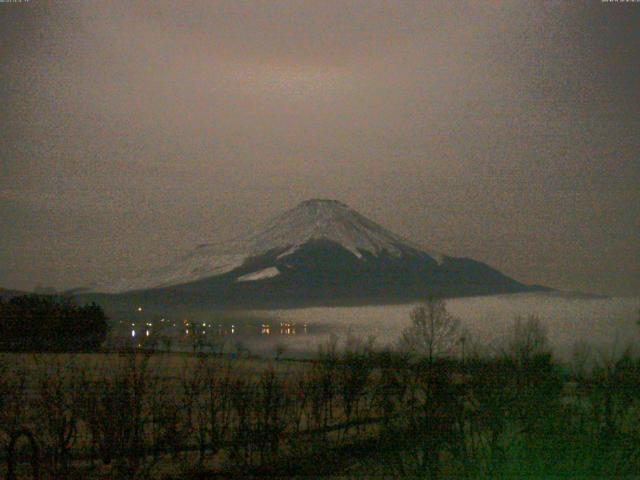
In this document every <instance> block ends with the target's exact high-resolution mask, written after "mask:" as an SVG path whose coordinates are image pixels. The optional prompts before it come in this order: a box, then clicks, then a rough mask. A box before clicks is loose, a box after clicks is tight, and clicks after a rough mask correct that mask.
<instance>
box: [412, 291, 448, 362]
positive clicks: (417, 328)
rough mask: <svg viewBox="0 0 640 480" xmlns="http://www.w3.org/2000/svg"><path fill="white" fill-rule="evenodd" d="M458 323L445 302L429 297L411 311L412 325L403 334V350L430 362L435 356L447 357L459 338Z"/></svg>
mask: <svg viewBox="0 0 640 480" xmlns="http://www.w3.org/2000/svg"><path fill="white" fill-rule="evenodd" d="M459 327H460V320H458V319H457V318H456V317H454V316H452V315H451V314H450V313H449V312H448V311H447V306H446V303H445V301H444V300H442V299H440V298H434V297H430V298H429V299H427V301H426V302H425V303H423V304H422V305H418V306H417V307H415V308H414V309H413V310H412V311H411V325H410V326H409V327H407V328H406V329H405V330H404V331H403V332H402V337H401V338H400V346H401V348H402V349H404V350H406V351H408V352H410V353H413V354H416V355H420V356H425V357H427V359H428V360H429V362H430V363H431V362H433V360H434V358H435V357H436V356H438V355H446V354H448V353H450V352H451V350H452V349H453V348H454V346H455V344H456V341H457V339H458V330H459Z"/></svg>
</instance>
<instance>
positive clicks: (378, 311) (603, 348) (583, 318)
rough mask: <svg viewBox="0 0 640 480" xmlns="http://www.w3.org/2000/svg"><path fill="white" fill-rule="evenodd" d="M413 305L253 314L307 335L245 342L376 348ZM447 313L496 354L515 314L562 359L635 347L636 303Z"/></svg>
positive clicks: (296, 348)
mask: <svg viewBox="0 0 640 480" xmlns="http://www.w3.org/2000/svg"><path fill="white" fill-rule="evenodd" d="M415 305H416V304H404V305H386V306H361V307H315V308H302V309H288V310H276V311H269V312H264V311H262V312H259V311H255V312H252V314H255V315H256V316H263V317H265V318H267V317H268V318H270V321H271V322H272V323H276V324H277V322H287V323H292V324H297V325H300V324H305V323H306V324H307V325H309V331H310V334H308V335H295V336H288V337H282V336H281V337H278V338H277V340H273V341H272V342H264V341H261V342H256V343H252V342H249V343H248V345H249V347H250V348H251V349H252V351H254V352H255V353H257V354H260V355H268V354H269V353H270V352H273V347H274V344H275V343H280V344H283V345H286V348H287V354H288V355H292V356H293V355H295V356H298V355H301V356H306V355H309V354H312V353H315V351H316V349H317V348H318V346H319V345H321V344H323V343H325V342H327V341H328V340H329V338H330V335H332V334H335V335H337V336H338V337H339V339H340V340H342V341H344V339H346V337H347V336H348V335H350V334H351V335H353V336H356V337H361V338H363V339H366V338H367V337H369V336H373V337H375V339H376V345H377V346H380V347H382V346H387V345H393V344H394V343H395V342H396V341H397V339H398V337H399V336H400V334H401V332H402V330H403V329H404V328H405V327H407V326H408V325H409V322H410V317H409V316H410V312H411V310H412V309H413V308H414V306H415ZM447 308H448V310H449V311H450V312H451V313H452V314H453V315H455V316H456V317H458V318H459V319H460V320H461V324H462V327H463V328H465V329H466V330H467V331H468V332H469V337H470V339H471V342H472V343H477V344H479V345H480V346H481V347H482V348H483V349H486V350H488V351H495V350H499V349H500V348H501V346H502V344H503V342H504V340H505V337H506V336H507V335H508V332H509V329H510V327H511V325H512V324H513V321H514V318H515V317H517V316H528V315H537V316H538V317H540V319H541V320H542V323H543V324H544V325H545V326H546V328H547V331H548V335H549V342H550V344H551V346H552V347H553V349H554V354H555V355H556V356H557V357H558V358H559V359H562V360H568V359H569V358H570V356H571V353H572V350H573V348H574V346H575V345H576V344H579V343H584V344H587V345H589V346H590V347H591V348H592V350H593V351H594V352H595V353H596V355H609V354H611V353H619V352H622V351H623V350H624V349H625V348H626V347H628V346H635V347H638V346H640V326H638V325H637V323H636V322H637V321H638V316H639V314H638V312H639V309H640V299H638V298H629V297H625V298H623V297H618V298H597V299H585V298H563V297H558V296H553V295H544V294H515V295H497V296H489V297H470V298H457V299H450V300H448V301H447Z"/></svg>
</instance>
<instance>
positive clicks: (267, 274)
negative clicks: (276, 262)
mask: <svg viewBox="0 0 640 480" xmlns="http://www.w3.org/2000/svg"><path fill="white" fill-rule="evenodd" d="M278 275H280V270H278V269H277V268H276V267H269V268H265V269H264V270H258V271H257V272H253V273H248V274H246V275H242V276H240V277H238V278H237V279H236V282H254V281H256V280H264V279H266V278H273V277H277V276H278Z"/></svg>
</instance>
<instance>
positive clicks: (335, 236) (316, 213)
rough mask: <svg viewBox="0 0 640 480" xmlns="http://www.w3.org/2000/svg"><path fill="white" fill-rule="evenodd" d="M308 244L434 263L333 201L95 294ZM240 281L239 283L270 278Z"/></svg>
mask: <svg viewBox="0 0 640 480" xmlns="http://www.w3.org/2000/svg"><path fill="white" fill-rule="evenodd" d="M313 240H326V241H329V242H333V243H335V244H338V245H339V246H341V247H342V248H344V249H346V250H348V251H349V252H351V253H352V254H353V255H354V256H355V257H357V258H360V259H362V258H363V254H365V253H366V254H369V255H372V256H374V257H375V256H379V255H381V254H383V253H384V254H386V255H390V256H393V257H397V258H399V257H402V256H404V255H411V256H416V255H418V256H423V257H431V258H432V259H436V258H439V256H438V255H435V254H431V253H427V252H425V251H424V250H423V249H422V248H420V247H418V246H417V245H415V244H412V243H411V242H409V241H407V240H405V239H403V238H401V237H399V236H398V235H395V234H394V233H392V232H390V231H389V230H387V229H385V228H384V227H382V226H381V225H379V224H377V223H375V222H373V221H371V220H369V219H368V218H366V217H364V216H363V215H361V214H359V213H358V212H356V211H355V210H353V209H352V208H350V207H349V206H347V205H345V204H344V203H342V202H339V201H337V200H326V199H313V200H307V201H304V202H301V203H300V204H298V205H297V206H296V207H294V208H292V209H291V210H288V211H286V212H284V213H282V214H281V215H278V216H277V217H275V218H273V219H272V220H270V221H268V222H267V223H266V224H264V225H263V226H262V227H261V228H259V229H258V230H256V231H255V232H253V233H250V234H249V235H246V236H243V237H240V238H237V239H235V240H232V241H230V242H226V243H222V244H204V245H200V246H198V247H197V248H195V249H194V250H193V251H191V252H190V253H188V254H187V255H185V256H183V257H181V258H179V259H178V260H176V261H174V262H172V263H171V264H169V265H168V266H166V267H164V268H162V269H158V270H156V271H152V272H149V273H147V274H144V275H141V276H139V277H138V278H135V279H124V280H121V281H119V282H116V283H112V284H109V285H104V286H102V287H99V288H97V289H96V290H97V291H102V292H110V293H118V292H124V291H128V290H140V289H148V288H159V287H165V286H170V285H178V284H183V283H189V282H193V281H197V280H201V279H204V278H208V277H213V276H217V275H222V274H225V273H228V272H232V271H233V270H235V269H237V268H238V267H240V266H242V265H243V264H244V263H245V261H246V260H247V259H248V258H251V257H256V256H259V255H262V254H265V253H267V252H273V251H278V252H279V256H278V257H279V258H281V257H284V256H287V255H289V254H292V253H294V252H295V251H296V250H297V249H298V248H300V247H301V246H303V245H305V244H307V243H308V242H310V241H313ZM269 273H270V275H267V276H264V277H263V276H260V275H258V276H256V277H253V276H250V275H249V276H248V275H246V274H245V275H243V277H242V279H241V280H242V281H247V280H256V279H260V278H271V277H273V276H275V275H277V273H278V271H277V270H269Z"/></svg>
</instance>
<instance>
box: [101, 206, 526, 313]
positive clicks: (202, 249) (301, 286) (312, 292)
mask: <svg viewBox="0 0 640 480" xmlns="http://www.w3.org/2000/svg"><path fill="white" fill-rule="evenodd" d="M531 289H533V287H528V286H526V285H523V284H521V283H519V282H517V281H515V280H513V279H511V278H509V277H507V276H505V275H503V274H502V273H500V272H498V271H497V270H495V269H493V268H491V267H489V266H488V265H485V264H483V263H481V262H477V261H474V260H471V259H466V258H454V257H448V256H445V255H440V254H436V253H433V252H428V251H426V250H424V249H422V248H420V247H419V246H417V245H415V244H413V243H411V242H409V241H407V240H404V239H402V238H401V237H399V236H398V235H395V234H394V233H392V232H390V231H389V230H387V229H385V228H384V227H382V226H380V225H378V224H377V223H375V222H373V221H371V220H369V219H367V218H366V217H364V216H362V215H360V214H359V213H358V212H356V211H354V210H353V209H351V208H349V207H348V206H347V205H345V204H343V203H341V202H337V201H335V200H308V201H306V202H302V203H301V204H299V205H298V206H296V207H295V208H293V209H291V210H289V211H287V212H285V213H283V214H281V215H279V216H278V217H276V218H274V219H273V220H271V221H269V222H268V223H266V224H265V225H264V227H263V228H261V229H259V230H258V231H256V232H254V233H252V234H250V235H247V236H245V237H241V238H238V239H236V240H234V241H231V242H228V243H225V244H218V245H209V244H207V245H201V246H199V247H197V248H196V249H194V250H193V251H192V252H190V253H189V254H187V255H185V256H183V257H181V258H179V259H178V260H176V261H175V262H172V263H171V264H169V265H167V266H166V267H164V268H162V269H159V270H156V271H152V272H149V273H146V274H144V275H141V276H139V277H138V278H134V279H125V280H121V281H119V282H115V283H112V284H108V285H103V286H101V287H99V288H97V289H96V290H97V291H98V292H102V293H111V294H116V296H119V297H122V298H125V297H126V298H129V299H134V298H135V299H136V301H147V302H148V301H153V302H156V303H157V302H160V303H166V304H175V303H189V304H190V303H213V304H233V305H281V304H291V303H335V302H343V301H359V302H377V301H390V300H392V301H395V300H411V299H416V298H421V297H424V296H425V295H427V294H429V293H433V294H440V295H478V294H493V293H506V292H519V291H528V290H531Z"/></svg>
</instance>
